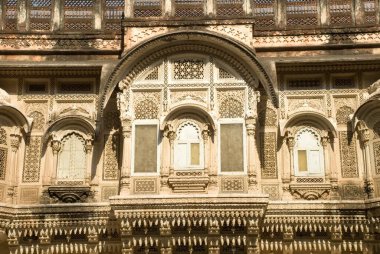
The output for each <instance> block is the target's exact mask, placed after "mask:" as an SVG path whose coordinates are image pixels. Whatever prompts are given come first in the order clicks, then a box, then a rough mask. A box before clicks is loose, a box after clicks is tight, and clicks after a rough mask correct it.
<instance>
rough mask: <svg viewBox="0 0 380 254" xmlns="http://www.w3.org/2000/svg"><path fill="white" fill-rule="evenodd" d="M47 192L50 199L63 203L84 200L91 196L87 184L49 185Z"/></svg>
mask: <svg viewBox="0 0 380 254" xmlns="http://www.w3.org/2000/svg"><path fill="white" fill-rule="evenodd" d="M48 192H49V195H50V197H51V198H52V199H55V200H57V201H58V202H63V203H77V202H85V201H86V199H87V198H88V197H89V196H91V188H90V187H87V186H50V187H49V188H48Z"/></svg>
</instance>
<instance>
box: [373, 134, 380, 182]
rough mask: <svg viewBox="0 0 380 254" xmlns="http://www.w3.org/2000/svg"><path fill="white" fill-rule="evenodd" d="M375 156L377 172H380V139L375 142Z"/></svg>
mask: <svg viewBox="0 0 380 254" xmlns="http://www.w3.org/2000/svg"><path fill="white" fill-rule="evenodd" d="M373 157H374V158H375V172H376V174H377V175H379V174H380V141H376V142H373Z"/></svg>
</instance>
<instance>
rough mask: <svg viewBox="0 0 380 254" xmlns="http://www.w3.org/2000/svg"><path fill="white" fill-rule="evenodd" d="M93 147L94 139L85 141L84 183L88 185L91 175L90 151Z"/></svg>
mask: <svg viewBox="0 0 380 254" xmlns="http://www.w3.org/2000/svg"><path fill="white" fill-rule="evenodd" d="M93 147H94V138H93V137H90V138H88V139H86V140H85V149H86V167H87V169H86V176H85V183H86V184H89V183H90V181H91V173H92V151H93Z"/></svg>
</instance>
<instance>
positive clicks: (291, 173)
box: [287, 136, 295, 181]
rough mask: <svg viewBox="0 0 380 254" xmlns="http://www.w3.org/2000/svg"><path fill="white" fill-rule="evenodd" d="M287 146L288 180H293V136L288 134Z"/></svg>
mask: <svg viewBox="0 0 380 254" xmlns="http://www.w3.org/2000/svg"><path fill="white" fill-rule="evenodd" d="M287 141H288V148H289V158H290V172H289V173H290V174H289V175H290V181H294V163H295V161H294V137H293V136H288V137H287Z"/></svg>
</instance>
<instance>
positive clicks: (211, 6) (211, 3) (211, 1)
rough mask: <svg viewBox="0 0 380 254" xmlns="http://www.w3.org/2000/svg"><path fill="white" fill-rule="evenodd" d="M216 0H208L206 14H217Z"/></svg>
mask: <svg viewBox="0 0 380 254" xmlns="http://www.w3.org/2000/svg"><path fill="white" fill-rule="evenodd" d="M215 1H216V0H206V15H209V16H214V15H216V9H215Z"/></svg>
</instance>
